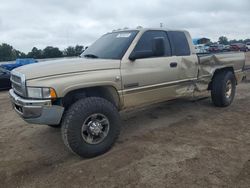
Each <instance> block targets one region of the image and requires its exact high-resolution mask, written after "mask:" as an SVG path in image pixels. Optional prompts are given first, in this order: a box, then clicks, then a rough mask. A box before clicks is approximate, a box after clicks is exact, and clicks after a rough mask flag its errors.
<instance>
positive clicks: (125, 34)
mask: <svg viewBox="0 0 250 188" xmlns="http://www.w3.org/2000/svg"><path fill="white" fill-rule="evenodd" d="M130 35H131V33H119V34H118V35H117V36H116V38H128V37H130Z"/></svg>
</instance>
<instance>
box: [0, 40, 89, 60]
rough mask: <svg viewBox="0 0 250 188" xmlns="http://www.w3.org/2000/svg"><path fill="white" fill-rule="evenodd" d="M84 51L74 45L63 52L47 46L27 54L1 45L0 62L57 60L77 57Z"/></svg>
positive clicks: (33, 49)
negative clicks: (24, 59)
mask: <svg viewBox="0 0 250 188" xmlns="http://www.w3.org/2000/svg"><path fill="white" fill-rule="evenodd" d="M83 51H84V46H81V45H76V46H69V47H67V48H66V49H64V50H63V51H61V50H60V49H59V48H57V47H53V46H47V47H46V48H44V49H38V48H36V47H33V48H32V50H31V51H30V52H28V53H27V54H25V53H23V52H20V51H18V50H16V49H14V48H13V47H12V46H11V45H9V44H6V43H2V44H0V61H13V60H16V59H17V58H35V59H44V58H59V57H73V56H79V55H80V54H81V53H82V52H83Z"/></svg>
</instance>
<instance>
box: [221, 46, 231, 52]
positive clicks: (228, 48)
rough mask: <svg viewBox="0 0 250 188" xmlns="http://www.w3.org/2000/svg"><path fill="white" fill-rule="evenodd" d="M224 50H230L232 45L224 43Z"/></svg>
mask: <svg viewBox="0 0 250 188" xmlns="http://www.w3.org/2000/svg"><path fill="white" fill-rule="evenodd" d="M223 51H224V52H230V51H231V50H230V45H224V48H223Z"/></svg>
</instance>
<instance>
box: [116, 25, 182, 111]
mask: <svg viewBox="0 0 250 188" xmlns="http://www.w3.org/2000/svg"><path fill="white" fill-rule="evenodd" d="M154 38H164V46H165V47H164V48H165V53H164V55H162V56H151V57H146V58H143V57H142V58H140V59H136V60H135V61H131V60H129V59H123V60H122V62H121V75H122V88H123V96H124V106H125V108H130V107H134V106H138V105H144V104H149V103H154V102H158V101H159V102H160V101H164V100H169V99H173V98H176V97H177V96H178V94H177V92H176V90H177V89H178V86H177V83H178V80H179V76H178V75H179V74H180V70H179V68H178V63H177V60H178V59H177V57H176V56H171V47H170V42H169V39H168V36H167V33H166V32H165V31H161V30H159V31H158V30H150V31H146V32H144V33H143V34H142V36H141V38H140V39H139V41H138V43H137V45H136V46H135V48H134V50H133V51H150V50H152V46H153V44H152V42H153V40H154Z"/></svg>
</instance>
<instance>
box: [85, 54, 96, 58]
mask: <svg viewBox="0 0 250 188" xmlns="http://www.w3.org/2000/svg"><path fill="white" fill-rule="evenodd" d="M84 57H87V58H98V56H96V55H94V54H85V55H84Z"/></svg>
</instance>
